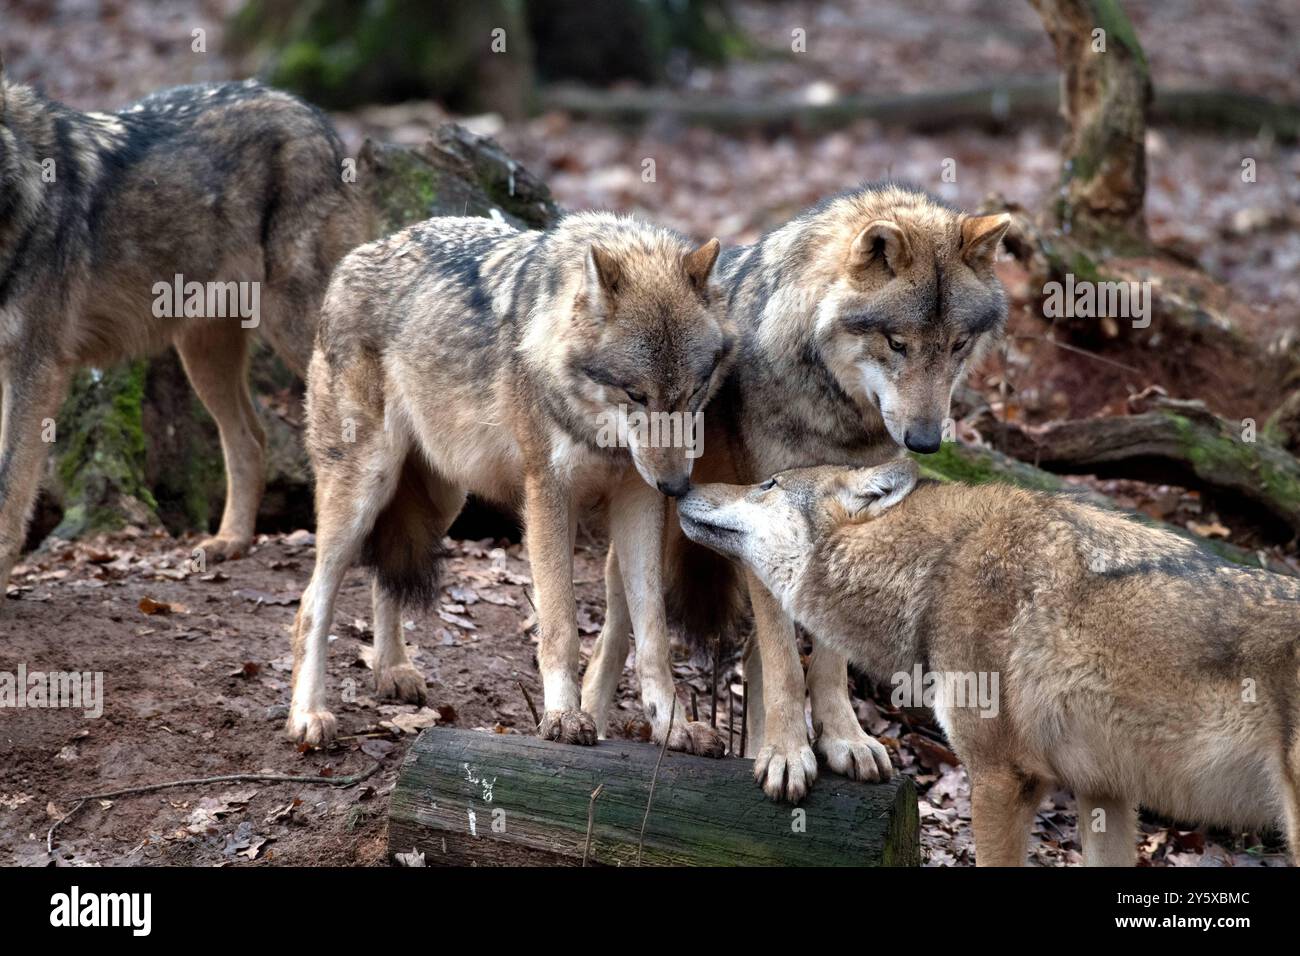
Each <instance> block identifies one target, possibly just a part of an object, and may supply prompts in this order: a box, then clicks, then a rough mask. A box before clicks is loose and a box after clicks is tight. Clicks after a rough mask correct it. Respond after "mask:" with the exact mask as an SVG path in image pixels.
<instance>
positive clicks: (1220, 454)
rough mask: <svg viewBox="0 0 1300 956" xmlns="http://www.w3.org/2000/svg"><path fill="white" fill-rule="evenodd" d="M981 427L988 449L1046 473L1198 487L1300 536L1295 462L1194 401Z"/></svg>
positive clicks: (1299, 463)
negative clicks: (1254, 510) (1094, 415)
mask: <svg viewBox="0 0 1300 956" xmlns="http://www.w3.org/2000/svg"><path fill="white" fill-rule="evenodd" d="M981 430H983V431H986V432H987V437H988V439H989V441H990V443H991V444H992V445H993V446H994V447H995V448H997V449H999V450H1001V451H1003V452H1005V453H1006V454H1008V455H1010V456H1012V457H1013V458H1017V459H1020V460H1021V461H1026V462H1032V463H1033V464H1035V465H1036V466H1038V467H1040V468H1043V469H1046V470H1047V471H1052V472H1063V473H1066V474H1095V475H1098V476H1100V477H1103V478H1135V479H1140V480H1143V481H1154V482H1161V483H1165V484H1173V485H1181V486H1183V487H1186V488H1195V489H1199V490H1204V491H1207V492H1209V493H1211V494H1212V495H1214V496H1216V497H1219V498H1223V497H1227V498H1231V499H1235V500H1239V501H1244V502H1246V503H1248V504H1250V505H1253V506H1254V507H1256V508H1259V509H1262V510H1263V511H1265V512H1266V513H1267V514H1268V515H1269V516H1270V517H1272V518H1273V519H1275V520H1277V521H1280V522H1283V523H1284V524H1285V525H1286V526H1287V527H1289V528H1290V529H1291V531H1292V532H1294V533H1296V534H1300V459H1297V458H1296V457H1295V456H1294V455H1292V454H1291V453H1290V452H1288V451H1287V450H1286V449H1285V448H1283V447H1281V446H1280V445H1279V444H1277V443H1275V442H1274V441H1273V440H1272V439H1271V438H1270V437H1268V435H1267V434H1261V433H1257V430H1256V429H1253V428H1250V427H1248V426H1247V425H1245V424H1243V423H1242V422H1240V421H1236V422H1234V421H1229V420H1227V419H1224V418H1220V417H1219V416H1218V415H1215V414H1214V413H1213V412H1211V411H1209V409H1207V408H1206V407H1205V405H1204V404H1203V403H1201V402H1195V401H1176V400H1172V399H1161V400H1160V401H1158V402H1156V404H1155V405H1154V407H1152V408H1151V409H1150V410H1148V411H1145V412H1142V413H1140V414H1136V415H1114V416H1106V417H1099V418H1083V419H1073V420H1067V421H1062V422H1052V423H1050V424H1047V425H1044V426H1041V427H1038V428H1034V429H1032V430H1030V429H1027V428H1025V427H1023V426H1021V425H1017V424H1014V423H1010V422H1001V421H996V420H993V419H989V420H988V421H987V422H982V423H981ZM1258 431H1262V430H1258Z"/></svg>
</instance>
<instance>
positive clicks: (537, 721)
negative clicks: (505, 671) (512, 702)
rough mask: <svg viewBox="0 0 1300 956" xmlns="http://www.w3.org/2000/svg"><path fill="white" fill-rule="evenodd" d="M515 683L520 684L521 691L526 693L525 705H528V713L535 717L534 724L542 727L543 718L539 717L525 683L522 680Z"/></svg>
mask: <svg viewBox="0 0 1300 956" xmlns="http://www.w3.org/2000/svg"><path fill="white" fill-rule="evenodd" d="M515 683H516V684H518V685H519V689H520V690H521V691H523V692H524V703H525V704H527V705H528V712H529V713H530V714H532V715H533V724H534V725H536V726H538V727H540V726H541V725H542V718H541V717H539V716H538V715H537V707H536V706H535V705H534V704H533V698H532V696H531V695H530V694H529V693H528V688H527V687H525V686H524V682H523V681H521V680H517V681H515Z"/></svg>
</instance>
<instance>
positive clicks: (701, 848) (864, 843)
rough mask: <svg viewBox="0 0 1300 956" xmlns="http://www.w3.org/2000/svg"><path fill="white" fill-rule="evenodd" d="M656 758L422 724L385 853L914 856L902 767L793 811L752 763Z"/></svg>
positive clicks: (646, 751)
mask: <svg viewBox="0 0 1300 956" xmlns="http://www.w3.org/2000/svg"><path fill="white" fill-rule="evenodd" d="M660 760H661V754H660V748H659V747H656V746H654V745H652V744H644V743H633V742H630V741H624V740H603V741H601V742H600V743H599V744H598V745H597V746H595V747H572V746H565V745H563V744H557V743H553V742H550V741H544V740H539V739H538V738H536V737H531V736H520V735H517V734H509V735H506V734H491V733H486V732H483V731H472V730H452V729H449V728H442V727H433V728H430V729H429V730H426V731H424V732H423V733H421V734H420V736H419V738H418V739H417V740H416V741H415V743H414V744H413V745H412V746H411V750H410V752H409V753H408V754H407V756H406V761H405V763H404V764H403V765H402V772H401V775H400V776H399V777H398V780H397V785H396V786H395V787H394V789H393V795H392V799H391V800H390V801H389V805H388V813H389V820H388V853H389V858H390V859H393V858H395V857H396V855H397V854H399V853H402V854H407V853H411V852H412V851H417V852H420V853H423V854H424V861H425V865H443V864H451V865H476V866H483V865H492V866H496V865H520V864H524V865H529V864H531V865H567V866H580V865H582V861H583V856H584V853H585V854H586V855H587V862H588V863H589V864H593V865H603V866H635V865H636V864H637V860H638V855H639V856H640V862H641V863H642V864H643V865H645V866H916V865H917V864H918V863H919V861H920V830H919V819H918V811H917V802H916V790H915V788H914V787H913V786H912V782H911V780H910V779H908V778H907V777H905V776H903V775H901V774H899V775H897V776H896V777H895V778H894V779H893V780H892V781H890V782H889V783H884V784H867V783H857V782H854V781H850V780H846V779H844V778H842V777H835V776H826V777H824V778H822V779H820V780H818V782H817V786H816V787H814V788H813V789H812V791H811V792H810V793H809V795H808V797H807V798H806V799H805V800H804V802H803V804H802V805H800V806H799V807H798V808H795V807H791V806H790V805H788V804H782V803H773V802H772V801H771V800H769V799H768V798H767V797H766V796H765V795H764V794H763V791H762V790H760V789H759V788H758V786H757V785H756V784H755V783H754V772H753V771H754V764H753V761H751V760H741V759H737V758H728V759H723V760H711V759H709V758H707V757H695V756H692V755H690V754H682V753H674V752H667V753H664V754H662V763H660ZM656 765H658V775H657V777H656V772H655V768H656ZM652 780H654V794H653V800H652V801H651V794H650V786H651V781H652ZM598 787H599V788H600V794H599V796H598V797H597V799H596V800H595V801H594V804H593V801H592V797H591V795H592V793H593V791H595V790H596V789H597V788H598ZM648 801H650V812H649V815H648V817H647V815H646V805H647V802H648ZM588 819H590V820H591V825H590V843H588ZM643 820H644V821H645V837H644V841H642V838H641V828H642V821H643ZM638 848H640V851H638Z"/></svg>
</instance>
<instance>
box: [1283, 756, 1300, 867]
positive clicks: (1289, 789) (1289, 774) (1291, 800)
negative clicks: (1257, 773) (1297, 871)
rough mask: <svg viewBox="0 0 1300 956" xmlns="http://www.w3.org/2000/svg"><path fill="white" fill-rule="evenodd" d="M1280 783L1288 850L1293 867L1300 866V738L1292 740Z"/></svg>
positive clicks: (1284, 760)
mask: <svg viewBox="0 0 1300 956" xmlns="http://www.w3.org/2000/svg"><path fill="white" fill-rule="evenodd" d="M1278 783H1279V789H1280V791H1281V793H1282V806H1283V807H1284V808H1285V825H1286V848H1287V850H1288V851H1290V854H1291V865H1292V866H1300V737H1293V738H1292V742H1291V750H1290V753H1284V754H1283V756H1282V761H1281V779H1280V780H1279V781H1278Z"/></svg>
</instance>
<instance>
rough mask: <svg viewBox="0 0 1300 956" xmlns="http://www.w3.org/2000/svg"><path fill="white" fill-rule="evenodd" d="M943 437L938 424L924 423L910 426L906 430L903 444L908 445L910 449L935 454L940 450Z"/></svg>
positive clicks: (925, 453) (924, 453) (923, 453)
mask: <svg viewBox="0 0 1300 956" xmlns="http://www.w3.org/2000/svg"><path fill="white" fill-rule="evenodd" d="M941 437H942V436H941V433H940V431H939V426H938V425H922V426H921V427H919V428H909V429H908V430H907V431H906V432H904V433H903V444H904V445H906V446H907V450H908V451H915V452H919V453H920V454H922V455H933V454H934V453H935V452H936V451H938V450H939V442H940V439H941Z"/></svg>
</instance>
